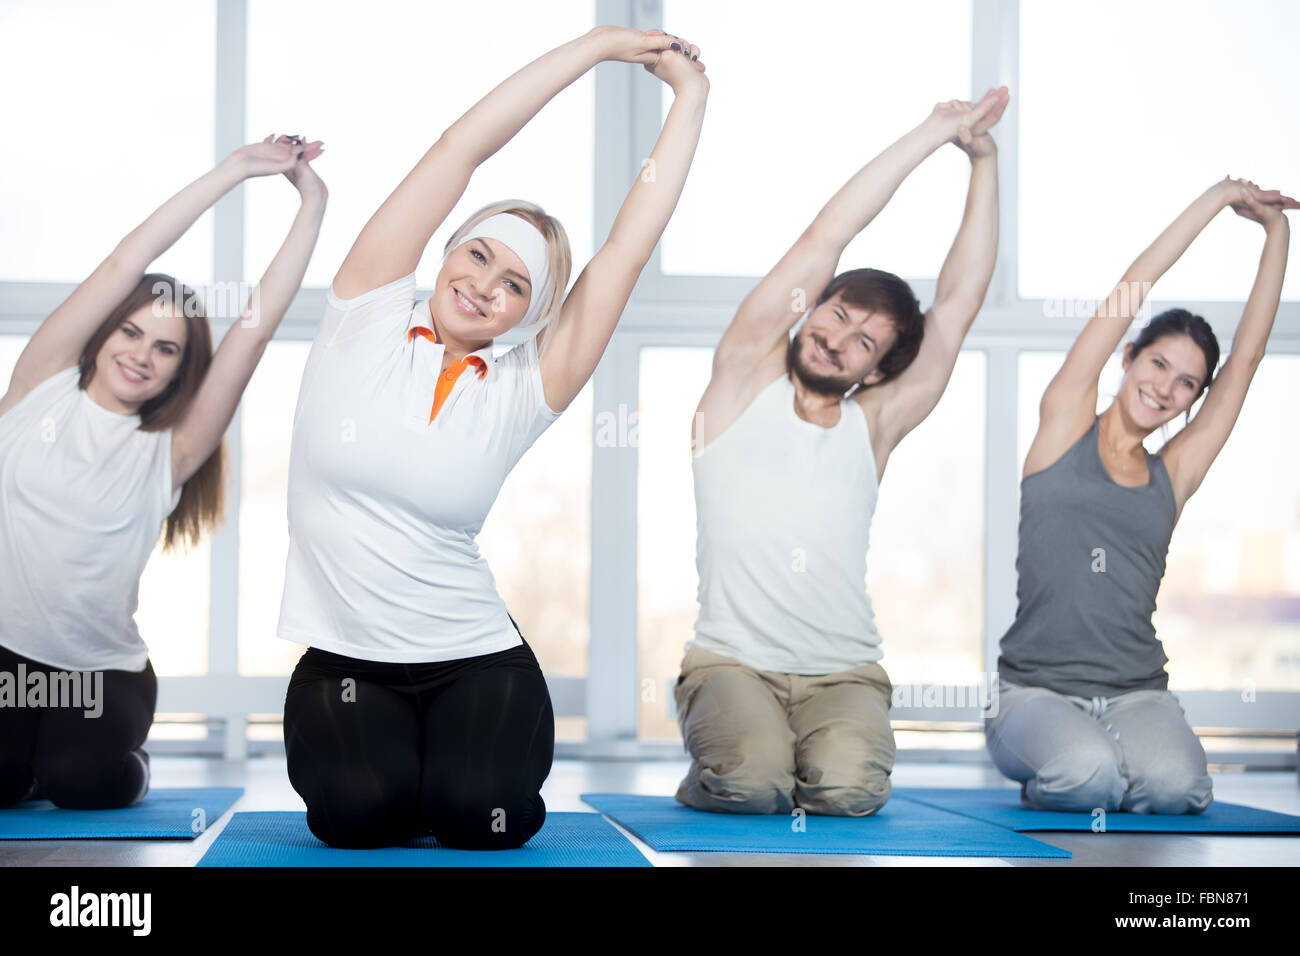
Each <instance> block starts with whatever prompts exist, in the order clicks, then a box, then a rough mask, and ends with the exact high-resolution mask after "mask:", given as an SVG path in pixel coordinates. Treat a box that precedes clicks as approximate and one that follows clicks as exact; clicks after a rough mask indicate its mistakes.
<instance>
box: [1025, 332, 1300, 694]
mask: <svg viewBox="0 0 1300 956" xmlns="http://www.w3.org/2000/svg"><path fill="white" fill-rule="evenodd" d="M1064 357H1065V356H1064V353H1060V352H1056V353H1047V352H1037V353H1023V354H1022V355H1021V357H1020V423H1019V424H1020V442H1019V444H1020V459H1021V463H1022V466H1023V462H1024V456H1025V453H1026V452H1027V451H1028V448H1029V443H1030V442H1031V441H1032V440H1033V430H1034V429H1036V428H1037V424H1038V401H1039V399H1040V398H1041V397H1042V393H1043V389H1044V388H1045V387H1046V386H1047V383H1048V382H1049V381H1050V380H1051V377H1052V376H1053V375H1054V374H1055V373H1056V369H1057V368H1059V367H1060V363H1061V361H1062V360H1063V359H1064ZM1102 382H1103V388H1102V390H1101V391H1102V394H1101V400H1100V401H1099V403H1098V405H1099V408H1104V407H1106V406H1108V405H1109V404H1110V403H1111V401H1112V397H1113V395H1114V392H1115V386H1117V385H1118V383H1119V360H1118V358H1115V359H1112V360H1111V362H1110V364H1108V365H1107V369H1106V372H1105V373H1103V376H1102ZM1107 382H1109V383H1111V384H1110V385H1109V386H1107V384H1106V383H1107ZM1298 382H1300V356H1296V355H1272V356H1269V357H1267V358H1265V359H1264V362H1263V364H1262V365H1261V366H1260V368H1259V371H1258V372H1256V374H1255V378H1254V381H1253V382H1252V383H1251V386H1250V393H1249V394H1248V395H1247V398H1246V403H1245V406H1244V407H1243V408H1242V411H1241V417H1240V418H1239V419H1238V421H1237V425H1236V427H1235V428H1234V429H1233V433H1232V437H1231V439H1229V441H1228V444H1227V445H1226V446H1225V448H1224V450H1223V452H1222V453H1221V454H1220V456H1219V458H1218V459H1217V460H1216V461H1215V463H1214V465H1213V466H1212V467H1211V468H1210V471H1209V474H1208V475H1207V476H1206V478H1205V481H1204V482H1203V483H1202V484H1201V487H1200V488H1199V489H1198V490H1197V491H1196V494H1195V495H1193V496H1192V498H1191V499H1190V500H1189V501H1188V502H1187V504H1186V505H1185V506H1184V508H1183V513H1182V515H1181V517H1180V518H1179V520H1178V526H1177V527H1176V528H1175V529H1174V535H1173V539H1172V541H1171V542H1170V545H1169V557H1168V560H1167V562H1166V567H1165V577H1164V581H1163V582H1162V584H1161V587H1160V594H1159V595H1158V598H1157V610H1156V613H1155V616H1154V618H1153V622H1154V624H1155V628H1156V635H1157V636H1158V637H1159V638H1160V640H1161V641H1162V642H1163V644H1164V647H1165V653H1166V654H1167V655H1168V656H1169V664H1168V665H1167V669H1168V671H1169V683H1170V687H1172V688H1174V689H1179V688H1181V689H1185V690H1189V689H1197V690H1205V689H1209V690H1229V689H1231V690H1245V689H1257V690H1300V489H1298V488H1297V486H1296V482H1295V475H1296V473H1297V470H1298V469H1300V446H1297V445H1296V443H1295V442H1294V441H1292V440H1289V437H1288V436H1287V435H1286V434H1284V432H1279V430H1278V429H1277V428H1276V427H1272V425H1271V421H1270V414H1272V413H1275V412H1276V411H1277V410H1278V409H1282V408H1293V407H1295V403H1296V401H1297V398H1300V385H1298V384H1297V383H1298ZM1211 387H1212V386H1211ZM1272 421H1277V419H1276V418H1273V419H1272ZM1176 433H1177V428H1176V427H1174V426H1171V427H1170V429H1169V432H1168V434H1169V435H1170V437H1172V436H1173V435H1174V434H1176ZM1163 442H1164V439H1162V438H1161V437H1160V435H1159V434H1156V435H1153V436H1152V437H1151V438H1150V439H1148V441H1147V443H1146V446H1147V449H1148V450H1149V451H1152V452H1155V451H1158V450H1159V448H1160V446H1161V445H1162V444H1163Z"/></svg>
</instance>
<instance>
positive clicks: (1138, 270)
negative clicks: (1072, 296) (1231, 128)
mask: <svg viewBox="0 0 1300 956" xmlns="http://www.w3.org/2000/svg"><path fill="white" fill-rule="evenodd" d="M1238 195H1239V188H1238V185H1237V184H1236V183H1234V182H1233V181H1232V180H1230V179H1224V180H1222V181H1220V182H1218V183H1215V184H1214V185H1213V186H1211V187H1210V188H1209V189H1207V190H1206V191H1205V192H1204V193H1202V194H1201V195H1200V196H1199V197H1198V198H1197V199H1196V201H1195V202H1193V203H1192V204H1191V205H1190V206H1188V207H1187V208H1186V209H1184V210H1183V212H1182V213H1181V214H1180V215H1179V216H1178V218H1177V219H1175V220H1174V221H1173V222H1172V223H1170V224H1169V226H1168V227H1166V228H1165V230H1164V232H1162V233H1160V235H1159V236H1158V237H1156V240H1155V242H1153V243H1151V245H1150V246H1148V247H1147V248H1146V249H1145V250H1144V251H1143V252H1142V254H1141V255H1140V256H1138V257H1137V259H1135V260H1134V261H1133V264H1132V265H1130V266H1129V267H1128V269H1127V270H1125V272H1124V276H1123V278H1121V279H1120V281H1119V284H1118V285H1116V286H1115V288H1114V289H1113V290H1112V291H1111V293H1110V295H1108V296H1107V297H1106V301H1104V302H1103V303H1102V304H1101V305H1100V306H1098V308H1097V311H1096V312H1094V313H1093V315H1092V317H1091V318H1090V319H1089V320H1088V324H1087V325H1085V326H1084V328H1083V331H1082V332H1080V333H1079V337H1078V338H1077V339H1075V341H1074V345H1072V346H1071V347H1070V351H1069V353H1068V354H1067V355H1066V356H1065V362H1064V363H1063V364H1062V365H1061V368H1060V370H1059V371H1058V372H1057V373H1056V376H1055V377H1054V378H1053V379H1052V381H1051V382H1050V383H1049V384H1048V386H1047V390H1046V391H1045V392H1044V393H1043V398H1042V401H1041V402H1040V404H1039V419H1038V432H1037V434H1036V435H1035V436H1034V442H1033V444H1032V445H1031V446H1030V450H1029V455H1028V456H1027V457H1026V459H1025V474H1032V473H1033V472H1035V471H1038V470H1040V468H1041V467H1045V466H1046V465H1047V464H1050V463H1051V462H1053V461H1055V460H1056V459H1057V458H1059V457H1060V456H1061V454H1062V453H1064V451H1065V450H1066V449H1067V448H1069V447H1070V445H1072V444H1073V443H1074V442H1075V441H1077V440H1078V438H1079V436H1080V435H1081V434H1083V433H1084V432H1085V431H1087V430H1088V428H1089V427H1090V426H1091V424H1092V420H1093V417H1094V416H1095V414H1096V410H1097V380H1098V378H1099V377H1100V376H1101V370H1102V368H1104V367H1105V365H1106V360H1107V359H1109V358H1110V356H1111V355H1112V354H1113V353H1114V351H1115V348H1116V347H1117V346H1118V345H1119V343H1120V341H1121V340H1122V339H1123V338H1124V335H1125V333H1126V332H1127V331H1128V328H1129V326H1130V324H1132V322H1133V317H1134V316H1135V315H1137V313H1138V309H1139V308H1140V307H1141V305H1142V302H1143V301H1144V300H1145V299H1146V297H1147V294H1148V293H1149V292H1150V291H1151V286H1152V285H1154V284H1155V282H1156V280H1157V279H1159V278H1160V277H1161V276H1162V275H1164V274H1165V273H1166V272H1168V271H1169V268H1170V267H1171V266H1172V265H1173V264H1174V263H1175V262H1177V261H1178V258H1179V257H1180V256H1181V255H1182V254H1183V253H1184V252H1185V251H1187V247H1188V246H1190V245H1191V244H1192V240H1193V239H1195V238H1196V237H1197V236H1198V235H1200V233H1201V230H1203V229H1204V228H1205V227H1206V226H1207V225H1209V223H1210V220H1211V219H1213V218H1214V217H1215V216H1217V215H1218V214H1219V212H1220V211H1221V210H1222V209H1223V208H1224V207H1225V206H1227V205H1228V204H1229V203H1231V202H1233V201H1234V199H1235V198H1236V197H1237V196H1238Z"/></svg>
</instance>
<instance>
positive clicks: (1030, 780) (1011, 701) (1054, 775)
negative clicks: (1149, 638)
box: [984, 680, 1213, 813]
mask: <svg viewBox="0 0 1300 956" xmlns="http://www.w3.org/2000/svg"><path fill="white" fill-rule="evenodd" d="M984 736H985V741H986V743H987V744H988V748H989V754H990V755H991V756H992V757H993V762H994V763H995V764H997V768H998V769H999V770H1001V771H1002V772H1003V773H1004V774H1006V775H1007V776H1008V777H1010V778H1011V779H1012V780H1015V781H1018V782H1020V783H1022V784H1023V785H1024V786H1023V787H1022V789H1021V796H1022V798H1023V799H1024V801H1025V802H1026V803H1027V804H1028V805H1029V806H1031V807H1033V808H1035V809H1038V810H1086V811H1091V810H1094V809H1098V808H1100V809H1102V810H1108V811H1114V810H1127V811H1131V812H1133V813H1200V812H1201V811H1203V810H1204V809H1205V808H1206V807H1208V806H1209V805H1210V802H1211V800H1212V799H1213V797H1212V795H1211V784H1210V777H1209V774H1208V773H1207V772H1206V765H1205V750H1204V748H1203V747H1201V742H1200V741H1199V740H1198V739H1197V737H1196V734H1194V733H1193V732H1192V728H1191V727H1190V726H1188V724H1187V718H1186V717H1185V716H1184V715H1183V709H1182V707H1180V706H1179V704H1178V699H1177V698H1176V697H1174V695H1173V694H1171V693H1170V692H1169V691H1167V690H1135V691H1130V692H1129V693H1126V694H1119V695H1117V696H1115V697H1093V698H1091V699H1090V698H1087V697H1071V696H1067V695H1065V694H1059V693H1057V692H1056V691H1053V690H1048V689H1047V688H1045V687H1022V686H1019V685H1016V684H1010V683H1007V682H1006V681H1005V680H1000V681H999V682H998V712H997V715H996V716H995V717H993V718H992V719H990V720H987V721H985V726H984Z"/></svg>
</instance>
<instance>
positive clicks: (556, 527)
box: [478, 385, 592, 677]
mask: <svg viewBox="0 0 1300 956" xmlns="http://www.w3.org/2000/svg"><path fill="white" fill-rule="evenodd" d="M591 405H592V389H591V386H590V385H588V386H587V387H586V388H584V389H583V390H582V391H581V392H579V393H578V397H577V398H575V399H574V400H573V404H571V405H570V406H569V407H568V408H567V409H565V411H564V414H562V415H561V416H560V418H559V420H558V421H557V422H555V424H553V425H552V426H551V427H550V428H548V429H547V430H546V431H545V432H543V433H542V437H541V438H539V439H537V443H536V444H535V445H533V447H532V448H530V449H529V450H528V451H527V452H526V453H525V454H524V457H523V458H521V459H520V461H519V464H517V465H515V468H514V471H512V472H510V476H509V477H508V478H507V479H506V482H505V484H504V485H503V486H502V488H501V493H500V494H499V495H498V496H497V500H496V502H495V503H493V505H492V510H491V511H490V512H488V517H487V520H486V521H485V522H484V523H483V530H482V531H481V532H479V536H478V544H479V550H480V551H481V552H482V554H483V557H484V558H486V559H487V562H488V566H489V567H490V568H491V569H492V575H493V577H494V578H496V582H497V589H498V591H500V593H501V597H502V599H503V600H504V601H505V602H506V607H508V608H509V609H510V614H511V616H512V617H513V618H514V619H515V621H516V622H518V624H519V630H520V632H521V633H522V634H523V635H524V639H525V640H527V641H528V644H529V646H530V647H532V649H533V651H534V652H535V653H536V654H537V660H538V663H540V664H541V665H542V670H544V671H545V672H546V673H547V674H548V675H549V676H552V677H585V676H586V675H587V645H588V642H589V640H590V637H591V628H590V626H589V624H588V621H587V595H588V591H589V583H590V575H591V440H592V436H591Z"/></svg>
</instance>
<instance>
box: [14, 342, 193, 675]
mask: <svg viewBox="0 0 1300 956" xmlns="http://www.w3.org/2000/svg"><path fill="white" fill-rule="evenodd" d="M28 338H29V337H28V336H26V335H0V391H7V390H8V388H9V378H10V376H11V375H13V371H14V365H15V364H16V363H17V361H18V356H19V355H20V354H21V353H22V350H23V349H24V348H25V347H26V346H27V340H28ZM159 530H160V531H161V528H160V529H159ZM209 569H210V561H209V547H208V538H206V537H204V538H203V539H202V540H201V541H200V542H199V545H198V547H196V548H195V549H194V550H193V551H190V552H188V553H187V552H185V551H184V550H183V549H181V550H180V551H178V552H176V553H174V554H164V553H163V551H162V548H161V547H158V548H155V549H154V552H153V555H152V556H151V557H150V558H149V563H148V565H146V566H145V569H144V574H143V575H141V577H140V603H139V606H138V608H137V610H136V613H135V622H136V625H137V626H138V627H139V629H140V636H141V637H142V638H143V639H144V642H145V644H147V645H148V647H149V658H150V660H151V661H152V662H153V666H154V671H155V672H156V673H157V674H158V676H160V677H178V676H188V675H193V674H202V673H205V672H206V671H207V669H208V593H209V575H210V570H209Z"/></svg>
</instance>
